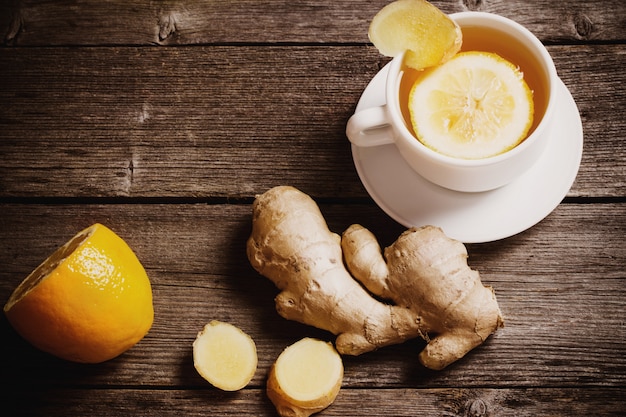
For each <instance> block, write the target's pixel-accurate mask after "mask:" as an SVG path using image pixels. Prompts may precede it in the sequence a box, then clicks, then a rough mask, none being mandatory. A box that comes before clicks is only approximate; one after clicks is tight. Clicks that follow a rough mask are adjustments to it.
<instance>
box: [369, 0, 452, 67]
mask: <svg viewBox="0 0 626 417" xmlns="http://www.w3.org/2000/svg"><path fill="white" fill-rule="evenodd" d="M368 35H369V38H370V40H371V41H372V43H373V44H374V46H375V47H376V48H377V49H378V51H379V52H380V53H381V54H383V55H385V56H389V57H395V56H397V55H400V54H401V53H402V52H404V51H407V52H406V55H405V63H406V65H408V66H409V67H411V68H414V69H417V70H420V69H423V68H427V67H431V66H434V65H439V64H441V63H443V62H445V61H447V60H448V59H450V58H451V57H452V56H454V54H456V53H457V52H458V51H459V49H460V48H461V44H462V33H461V29H460V28H459V26H458V25H457V24H456V23H455V22H454V21H453V20H452V19H450V17H448V15H446V14H445V13H443V12H442V11H441V10H439V9H438V8H437V7H435V6H434V5H432V4H431V3H429V2H427V1H425V0H396V1H394V2H392V3H389V4H388V5H386V6H385V7H383V8H382V9H381V10H380V11H379V12H378V13H377V14H376V16H374V18H373V19H372V21H371V23H370V27H369V32H368Z"/></svg>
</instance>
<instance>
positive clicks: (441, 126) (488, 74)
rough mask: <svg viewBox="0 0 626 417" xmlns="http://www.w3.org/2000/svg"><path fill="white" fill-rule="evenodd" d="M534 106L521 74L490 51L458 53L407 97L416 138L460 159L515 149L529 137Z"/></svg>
mask: <svg viewBox="0 0 626 417" xmlns="http://www.w3.org/2000/svg"><path fill="white" fill-rule="evenodd" d="M533 107H534V106H533V98H532V92H531V90H530V88H529V87H528V85H527V84H526V82H525V81H524V79H523V74H522V73H521V71H519V69H518V68H517V67H515V66H514V65H513V64H511V63H510V62H508V61H506V60H505V59H503V58H501V57H500V56H498V55H496V54H494V53H488V52H475V51H471V52H463V53H459V54H457V55H455V56H454V57H453V58H452V59H450V60H449V61H448V62H446V63H445V64H443V65H440V66H437V67H434V68H431V69H428V70H426V71H425V72H424V74H423V75H421V76H420V77H419V78H418V80H417V81H416V82H415V84H414V85H413V87H412V89H411V92H410V94H409V112H410V117H411V124H412V126H413V130H414V131H415V134H416V136H417V138H418V139H419V140H420V141H421V142H422V143H423V144H424V145H426V146H428V147H429V148H431V149H433V150H435V151H437V152H439V153H441V154H444V155H448V156H452V157H455V158H462V159H480V158H487V157H491V156H495V155H499V154H501V153H503V152H506V151H507V150H509V149H512V148H514V147H515V146H517V145H518V144H519V143H520V142H522V141H523V140H524V139H525V138H526V136H527V134H528V131H529V129H530V126H531V124H532V121H533V113H534V109H533Z"/></svg>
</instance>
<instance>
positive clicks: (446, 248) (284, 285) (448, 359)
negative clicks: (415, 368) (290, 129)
mask: <svg viewBox="0 0 626 417" xmlns="http://www.w3.org/2000/svg"><path fill="white" fill-rule="evenodd" d="M247 253H248V259H249V260H250V263H251V264H252V266H253V267H254V268H255V269H256V270H257V271H258V272H259V273H260V274H261V275H264V276H265V277H267V278H269V279H270V280H272V281H273V282H274V284H275V285H276V286H277V287H278V288H279V289H280V290H281V293H280V294H279V295H278V296H277V297H276V309H277V311H278V312H279V314H280V315H282V316H283V317H284V318H286V319H289V320H295V321H299V322H301V323H305V324H309V325H312V326H315V327H317V328H320V329H324V330H328V331H330V332H332V333H333V334H335V335H337V340H336V343H335V344H336V347H337V350H338V351H339V353H341V354H350V355H359V354H361V353H365V352H368V351H372V350H374V349H377V348H379V347H382V346H386V345H391V344H396V343H401V342H403V341H405V340H408V339H411V338H414V337H417V336H421V337H423V338H424V339H425V340H426V341H427V342H428V344H427V346H426V348H425V349H424V350H423V351H422V353H421V354H420V356H419V359H420V362H421V363H422V364H423V365H424V366H426V367H428V368H431V369H437V370H438V369H443V368H444V367H446V366H448V365H449V364H451V363H452V362H454V361H456V360H457V359H459V358H461V357H463V356H464V355H465V354H466V353H467V352H469V351H470V350H471V349H473V348H475V347H476V346H478V345H480V344H481V343H482V342H483V341H484V340H485V339H486V338H487V337H488V336H489V335H490V334H492V333H493V332H495V331H496V330H497V329H498V328H499V327H501V326H502V325H503V319H502V316H501V314H500V310H499V307H498V304H497V301H496V299H495V295H494V293H493V290H492V289H491V288H489V287H484V286H483V285H482V283H481V281H480V276H479V274H478V272H476V271H473V270H472V269H470V268H469V267H468V265H467V251H466V249H465V246H464V245H463V244H462V243H460V242H458V241H455V240H453V239H450V238H448V237H446V236H445V235H444V234H443V232H442V231H441V229H439V228H436V227H432V226H427V227H424V228H420V229H415V228H413V229H409V230H408V231H406V232H405V233H403V234H402V235H401V236H400V237H399V238H398V240H397V241H396V242H395V243H393V244H392V245H391V246H390V247H389V248H387V249H386V250H385V258H383V255H382V253H381V250H380V247H379V245H378V243H377V242H376V239H375V238H374V236H373V235H372V234H371V233H370V232H369V231H367V229H364V228H363V227H361V226H358V225H354V226H351V227H350V228H349V229H348V230H347V231H346V232H345V233H344V237H343V249H342V244H341V238H340V237H339V236H338V235H337V234H335V233H332V232H331V231H330V230H329V229H328V226H327V225H326V222H325V220H324V218H323V216H322V214H321V212H320V210H319V207H318V206H317V205H316V204H315V202H314V201H313V200H312V199H311V198H310V197H309V196H308V195H306V194H304V193H302V192H301V191H299V190H297V189H295V188H293V187H288V186H281V187H275V188H272V189H270V190H268V191H267V192H265V193H264V194H262V195H260V196H257V198H256V199H255V202H254V204H253V224H252V234H251V236H250V238H249V239H248V243H247ZM344 257H345V262H346V263H345V265H347V266H348V267H349V269H350V271H351V273H352V274H353V275H354V277H353V275H351V273H350V272H348V270H347V269H346V267H345V266H344V262H343V258H344ZM355 278H356V279H358V280H361V283H362V284H363V285H361V284H360V283H359V282H357V281H356V280H355ZM364 287H366V288H367V290H366V289H365V288H364ZM368 291H370V292H371V293H370V292H368ZM372 294H374V295H376V296H379V297H381V298H384V299H387V300H390V301H391V302H392V303H393V304H387V303H383V302H381V301H378V300H377V299H376V298H374V297H373V296H372Z"/></svg>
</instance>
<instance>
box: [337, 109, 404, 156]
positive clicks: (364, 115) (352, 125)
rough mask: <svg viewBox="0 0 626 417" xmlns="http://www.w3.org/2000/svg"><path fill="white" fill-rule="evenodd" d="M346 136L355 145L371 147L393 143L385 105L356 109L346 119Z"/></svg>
mask: <svg viewBox="0 0 626 417" xmlns="http://www.w3.org/2000/svg"><path fill="white" fill-rule="evenodd" d="M346 136H348V139H350V142H352V143H353V144H354V145H356V146H363V147H371V146H380V145H386V144H388V143H393V131H392V129H391V124H390V122H389V119H388V117H387V105H383V106H377V107H370V108H369V109H365V110H361V111H358V112H357V113H355V114H353V115H352V117H350V119H349V120H348V124H347V126H346Z"/></svg>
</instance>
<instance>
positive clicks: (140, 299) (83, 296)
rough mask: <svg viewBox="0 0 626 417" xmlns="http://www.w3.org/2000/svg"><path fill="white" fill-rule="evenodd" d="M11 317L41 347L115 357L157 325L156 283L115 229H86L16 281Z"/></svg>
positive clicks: (8, 309)
mask: <svg viewBox="0 0 626 417" xmlns="http://www.w3.org/2000/svg"><path fill="white" fill-rule="evenodd" d="M4 313H5V314H6V317H7V319H8V320H9V323H11V325H12V326H13V327H14V328H15V330H16V331H17V332H18V333H19V334H20V335H21V336H22V337H23V338H24V339H26V340H27V341H28V342H30V343H31V344H32V345H34V346H35V347H37V348H39V349H41V350H43V351H45V352H48V353H51V354H53V355H55V356H58V357H59V358H62V359H66V360H69V361H74V362H86V363H98V362H103V361H106V360H109V359H112V358H114V357H116V356H118V355H120V354H121V353H123V352H125V351H126V350H128V349H130V348H131V347H132V346H134V345H135V344H136V343H138V342H139V341H140V340H141V339H142V338H143V337H144V336H145V334H146V333H147V332H148V330H149V329H150V327H151V326H152V321H153V319H154V310H153V306H152V289H151V285H150V280H149V279H148V276H147V275H146V271H145V270H144V268H143V266H142V265H141V263H140V262H139V259H137V256H136V255H135V253H134V252H133V251H132V249H131V248H130V247H129V246H128V244H127V243H126V242H125V241H124V240H122V238H121V237H119V236H118V235H117V234H115V233H114V232H113V231H112V230H111V229H109V228H107V227H105V226H103V225H101V224H94V225H93V226H91V227H89V228H87V229H85V230H83V231H81V232H80V233H78V234H76V235H75V236H74V237H73V238H72V239H70V240H69V241H68V242H67V243H66V244H64V245H63V246H61V247H60V248H59V249H57V250H56V251H55V252H54V253H53V254H52V255H50V257H48V258H47V259H46V260H45V261H44V262H43V263H42V264H41V265H39V266H38V267H37V268H36V269H35V270H34V271H33V272H32V273H31V274H30V275H28V277H26V278H25V279H24V281H22V283H21V284H19V285H18V286H17V288H16V289H15V291H14V292H13V294H11V296H10V298H9V300H8V301H7V303H6V305H5V306H4Z"/></svg>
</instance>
